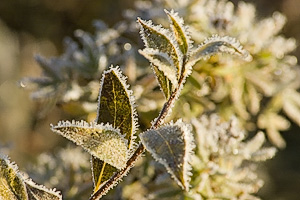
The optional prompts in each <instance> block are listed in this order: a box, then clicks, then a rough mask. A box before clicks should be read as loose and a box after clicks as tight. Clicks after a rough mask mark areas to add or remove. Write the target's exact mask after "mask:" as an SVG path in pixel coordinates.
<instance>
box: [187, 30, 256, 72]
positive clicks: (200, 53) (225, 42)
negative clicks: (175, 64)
mask: <svg viewBox="0 0 300 200" xmlns="http://www.w3.org/2000/svg"><path fill="white" fill-rule="evenodd" d="M217 53H228V54H232V55H238V56H241V57H242V58H243V59H245V61H251V60H252V57H251V55H250V54H249V53H248V51H246V50H244V49H243V47H242V46H241V44H240V43H239V42H238V41H237V40H236V39H234V38H232V37H228V36H225V37H220V36H218V35H213V36H212V37H210V38H207V39H206V40H205V41H204V42H203V43H202V44H201V45H199V47H198V48H197V49H196V50H194V51H193V52H192V53H191V56H190V59H189V62H188V63H187V66H188V67H187V69H188V70H190V69H191V68H192V66H193V65H194V64H196V62H198V61H199V60H201V59H207V58H209V57H210V56H212V55H215V54H217Z"/></svg>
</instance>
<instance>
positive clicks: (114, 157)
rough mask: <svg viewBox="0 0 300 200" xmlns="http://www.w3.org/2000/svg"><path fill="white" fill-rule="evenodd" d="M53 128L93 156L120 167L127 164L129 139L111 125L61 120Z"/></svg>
mask: <svg viewBox="0 0 300 200" xmlns="http://www.w3.org/2000/svg"><path fill="white" fill-rule="evenodd" d="M51 130H52V131H53V132H55V133H57V134H60V135H62V136H64V137H66V138H67V139H69V140H71V141H72V142H74V143H75V144H77V145H80V146H82V147H83V148H84V149H85V150H86V151H88V152H89V153H90V154H92V155H93V156H95V157H97V158H99V159H101V160H103V161H105V162H107V163H109V164H111V165H113V166H114V167H116V168H118V169H122V168H124V167H125V166H126V162H127V159H128V156H129V152H128V141H127V140H126V139H125V138H124V136H123V135H121V134H120V131H119V130H118V129H115V128H113V127H112V126H111V125H103V124H96V123H90V124H89V123H87V122H85V121H80V122H78V121H74V120H73V121H72V122H69V121H61V122H59V123H58V125H56V126H53V125H51Z"/></svg>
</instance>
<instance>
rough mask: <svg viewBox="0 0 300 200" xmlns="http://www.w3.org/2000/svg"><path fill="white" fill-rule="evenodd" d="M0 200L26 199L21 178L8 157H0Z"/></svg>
mask: <svg viewBox="0 0 300 200" xmlns="http://www.w3.org/2000/svg"><path fill="white" fill-rule="evenodd" d="M0 161H1V163H0V197H1V198H0V199H2V198H3V199H16V200H18V199H28V195H27V192H26V187H25V184H24V182H23V177H22V176H21V174H20V173H19V171H18V167H17V166H16V165H14V164H13V163H11V162H10V161H9V159H8V157H6V156H3V155H0Z"/></svg>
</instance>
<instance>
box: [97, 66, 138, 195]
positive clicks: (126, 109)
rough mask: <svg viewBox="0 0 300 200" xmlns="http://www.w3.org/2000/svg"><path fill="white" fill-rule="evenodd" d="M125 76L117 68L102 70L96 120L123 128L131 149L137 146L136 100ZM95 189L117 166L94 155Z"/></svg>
mask: <svg viewBox="0 0 300 200" xmlns="http://www.w3.org/2000/svg"><path fill="white" fill-rule="evenodd" d="M128 87H129V86H128V85H127V84H126V78H125V77H124V76H123V75H122V73H121V72H120V70H119V68H118V67H112V68H111V69H109V70H107V71H105V72H104V73H103V77H102V80H101V86H100V92H99V99H98V101H99V105H98V113H97V119H96V121H97V123H110V124H112V126H113V128H117V129H119V130H120V133H121V134H122V135H124V137H125V139H127V140H128V149H130V150H132V149H133V148H134V146H135V144H134V141H135V136H134V133H135V132H136V129H137V119H136V116H137V114H136V110H135V103H134V97H133V94H132V91H131V90H129V89H128ZM92 171H93V179H94V186H95V188H94V191H97V190H98V188H99V187H100V185H101V184H102V183H103V182H105V181H107V180H108V179H109V178H110V177H111V176H112V175H113V174H114V173H115V172H116V171H117V169H116V168H115V167H113V166H111V165H110V164H108V163H105V162H103V161H101V160H99V159H96V158H95V157H92Z"/></svg>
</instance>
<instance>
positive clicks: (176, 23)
mask: <svg viewBox="0 0 300 200" xmlns="http://www.w3.org/2000/svg"><path fill="white" fill-rule="evenodd" d="M165 13H166V14H167V15H168V17H169V21H170V23H171V28H172V31H173V33H174V35H175V38H176V41H177V43H178V45H179V48H180V50H181V52H182V54H183V55H187V54H188V51H189V49H190V47H191V43H192V42H191V40H190V37H189V34H188V32H187V30H186V27H185V26H184V25H183V23H184V22H183V19H182V18H180V17H179V16H178V13H176V12H174V10H171V12H169V11H167V10H165Z"/></svg>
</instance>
